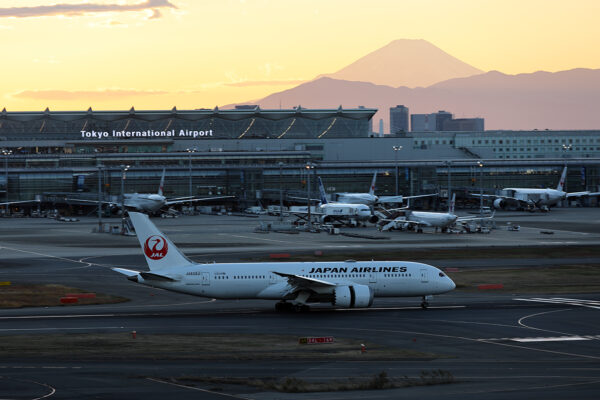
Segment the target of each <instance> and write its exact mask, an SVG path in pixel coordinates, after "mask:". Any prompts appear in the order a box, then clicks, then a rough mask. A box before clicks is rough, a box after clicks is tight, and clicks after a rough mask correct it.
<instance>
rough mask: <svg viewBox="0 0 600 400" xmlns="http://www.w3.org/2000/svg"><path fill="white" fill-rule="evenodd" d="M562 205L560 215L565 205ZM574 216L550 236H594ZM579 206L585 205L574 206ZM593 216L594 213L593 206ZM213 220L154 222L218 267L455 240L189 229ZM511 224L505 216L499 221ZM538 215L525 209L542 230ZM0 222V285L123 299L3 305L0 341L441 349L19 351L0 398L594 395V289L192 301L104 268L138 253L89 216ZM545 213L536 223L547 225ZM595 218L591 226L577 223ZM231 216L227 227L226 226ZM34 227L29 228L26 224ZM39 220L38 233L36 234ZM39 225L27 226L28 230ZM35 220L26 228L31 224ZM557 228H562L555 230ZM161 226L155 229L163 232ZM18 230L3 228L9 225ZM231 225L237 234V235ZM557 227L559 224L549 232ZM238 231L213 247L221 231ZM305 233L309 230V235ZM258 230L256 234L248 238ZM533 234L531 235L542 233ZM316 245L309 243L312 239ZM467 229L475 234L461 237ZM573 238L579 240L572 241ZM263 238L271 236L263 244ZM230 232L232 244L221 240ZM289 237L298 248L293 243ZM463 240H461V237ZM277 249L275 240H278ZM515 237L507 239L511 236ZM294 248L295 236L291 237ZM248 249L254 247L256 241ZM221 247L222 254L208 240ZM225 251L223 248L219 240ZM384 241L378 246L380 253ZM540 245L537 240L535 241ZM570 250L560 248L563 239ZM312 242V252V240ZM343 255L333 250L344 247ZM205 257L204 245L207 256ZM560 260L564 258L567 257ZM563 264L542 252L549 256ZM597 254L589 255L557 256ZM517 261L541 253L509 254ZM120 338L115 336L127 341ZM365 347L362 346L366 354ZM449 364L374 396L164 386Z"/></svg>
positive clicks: (498, 241) (494, 239)
mask: <svg viewBox="0 0 600 400" xmlns="http://www.w3.org/2000/svg"><path fill="white" fill-rule="evenodd" d="M563 211H566V212H563ZM571 211H580V210H560V211H559V212H560V215H558V214H557V215H553V216H552V217H551V218H555V219H557V218H558V219H560V218H561V217H562V218H563V220H562V222H561V221H558V222H556V221H555V222H554V224H555V225H552V226H557V228H556V229H557V232H556V233H555V234H554V235H556V236H554V238H553V239H555V238H559V240H555V242H569V241H572V240H573V241H575V242H576V243H578V244H581V243H582V242H586V243H587V242H591V243H593V242H595V241H598V239H599V237H600V234H596V233H594V232H593V229H594V228H593V226H594V223H593V218H595V217H594V215H596V214H594V213H590V214H587V215H583V216H581V219H580V220H576V219H575V218H574V215H577V214H575V213H571ZM584 211H588V210H584ZM590 211H596V210H590ZM205 218H210V217H191V218H189V219H188V218H180V219H178V220H158V221H157V224H159V226H160V225H161V224H162V225H163V226H164V231H165V232H166V233H167V234H168V235H172V238H173V240H174V242H175V243H176V244H177V245H179V244H180V243H186V245H184V246H182V248H183V250H184V251H185V252H186V253H188V254H190V253H191V254H192V258H193V259H194V260H196V261H198V260H201V259H203V257H206V254H209V256H210V258H214V259H217V260H218V261H229V260H235V259H240V258H246V257H250V258H251V257H254V256H255V255H256V254H261V253H262V254H268V253H269V252H275V251H277V252H282V251H284V250H287V251H304V252H311V251H314V250H316V249H318V248H319V247H318V246H316V245H315V244H320V245H337V246H346V245H347V246H364V247H367V246H371V245H374V246H375V247H374V249H375V250H374V251H375V254H376V251H378V250H380V249H384V248H387V247H393V246H397V245H398V242H400V241H404V242H411V243H417V242H418V241H419V242H420V243H421V245H422V246H425V245H427V244H429V245H431V246H433V247H435V246H448V242H447V238H448V237H450V238H451V239H450V240H452V239H454V237H453V236H452V235H433V234H424V235H420V236H418V237H417V235H413V236H409V235H411V234H404V233H401V234H400V235H398V236H396V237H394V238H392V239H389V241H390V243H384V244H381V243H379V241H377V243H375V244H374V243H373V242H368V241H364V240H355V239H353V238H339V237H330V236H325V235H324V234H308V233H304V234H300V235H302V239H303V240H302V241H300V240H298V239H297V238H298V236H294V237H293V238H291V239H290V235H283V234H269V235H260V234H255V233H253V232H252V229H251V227H252V226H253V224H256V222H255V221H254V222H251V221H248V220H247V222H246V223H245V224H246V225H243V226H242V227H241V226H240V224H239V223H237V220H235V221H236V223H235V224H233V223H231V221H232V220H228V219H227V217H219V218H220V219H219V220H218V221H217V220H214V221H213V222H212V224H211V225H210V226H208V227H207V226H206V225H204V226H202V225H198V224H194V222H196V223H197V222H198V221H207V220H206V219H205ZM510 218H511V219H513V218H514V217H510ZM540 218H545V217H544V216H529V215H525V216H523V217H522V219H521V220H520V221H519V223H520V224H521V225H522V226H525V222H527V221H526V220H533V221H529V223H531V224H539V223H538V222H535V221H541V220H540ZM7 221H9V220H6V219H4V220H0V227H1V228H2V233H1V234H0V243H1V245H0V246H1V247H2V248H1V249H0V255H2V263H1V264H0V271H1V273H0V281H6V280H10V281H14V282H20V281H22V282H39V283H62V284H66V285H72V286H76V287H80V288H82V289H86V290H89V291H98V292H104V293H110V294H115V295H125V296H126V297H129V298H130V299H131V301H130V302H127V303H121V304H116V305H97V306H85V307H83V306H78V307H56V308H29V309H11V310H2V311H1V313H0V336H1V335H24V336H26V335H37V334H41V333H44V334H52V333H69V334H81V333H99V332H106V333H123V336H124V338H127V337H128V334H129V332H131V331H133V330H135V331H136V332H137V333H138V335H144V334H173V333H185V334H199V333H223V334H227V333H239V334H266V333H268V334H283V335H292V336H297V337H302V336H333V337H336V338H352V339H357V340H361V341H365V342H367V343H377V344H381V345H385V346H390V347H394V348H402V349H409V350H416V351H421V352H429V353H435V354H437V355H440V357H438V358H435V359H410V360H387V361H361V360H357V361H343V362H342V361H337V362H324V361H310V360H309V361H294V362H290V361H283V360H267V361H251V360H239V361H230V360H229V361H228V360H223V361H218V362H214V361H201V360H195V361H181V360H168V359H157V360H152V361H150V362H149V361H148V360H135V359H133V360H128V359H125V360H98V359H95V360H85V359H76V360H68V359H64V358H59V359H44V358H39V359H36V358H33V359H31V358H28V359H6V358H4V359H3V360H2V361H0V398H15V399H37V398H50V399H52V398H56V399H59V398H60V399H86V398H95V399H113V398H129V399H164V398H165V397H167V396H176V397H177V398H178V399H187V398H190V399H191V398H194V399H198V398H201V399H224V398H232V397H233V398H244V399H265V400H268V399H315V398H319V399H354V398H370V399H392V398H399V397H406V398H423V399H434V398H435V399H439V398H440V397H444V398H448V399H481V398H483V397H485V398H486V399H505V398H507V397H510V398H515V399H525V398H527V399H563V398H573V397H574V396H575V395H576V397H577V398H579V399H595V398H597V393H599V392H600V318H598V313H599V312H600V294H577V295H574V294H573V295H570V294H561V295H554V294H535V295H532V294H527V295H525V294H499V293H494V292H478V293H466V292H461V291H454V292H452V293H449V294H446V295H442V296H436V297H435V298H434V299H433V301H432V303H431V307H430V309H428V310H426V311H424V310H421V309H420V307H419V303H420V299H417V298H393V299H376V300H375V303H374V304H373V307H372V308H370V309H365V310H362V309H359V310H335V309H333V308H331V307H330V306H328V305H323V306H318V307H314V308H313V310H312V311H311V312H310V313H299V314H280V313H275V312H274V311H273V302H269V301H223V300H213V299H207V298H200V297H191V296H186V295H181V294H177V293H172V292H166V291H163V290H158V289H154V288H149V287H145V286H141V285H136V284H134V283H132V282H130V281H127V280H126V279H124V278H123V277H122V276H121V275H119V274H117V273H115V272H113V271H111V270H110V269H109V267H111V266H123V267H128V268H140V269H142V268H144V260H143V258H142V256H141V255H140V254H141V251H140V250H139V248H138V245H137V240H136V239H135V238H134V237H133V238H122V237H118V236H117V237H113V236H110V235H100V234H91V233H89V232H90V231H91V229H90V228H91V226H92V225H93V224H94V221H93V220H86V221H81V222H82V223H81V224H79V225H78V224H77V223H74V224H71V225H68V224H65V223H58V222H53V221H46V220H42V221H39V222H37V224H34V222H35V221H33V220H23V224H19V225H17V224H15V220H12V221H11V222H12V224H13V225H12V226H11V225H10V224H9V223H8V222H7ZM548 221H549V219H546V220H543V221H542V222H544V223H547V222H548ZM588 221H592V222H588ZM228 223H230V225H228ZM29 224H31V225H29ZM40 225H43V226H44V229H39V228H37V227H39V226H40ZM36 226H37V227H36ZM34 227H36V228H35V229H34ZM558 228H560V229H558ZM161 229H162V228H161ZM528 229H531V231H530V232H526V231H525V232H523V231H521V232H508V231H506V232H504V231H502V232H496V231H494V232H492V233H491V234H489V235H478V236H475V237H473V236H472V235H469V236H468V237H462V236H463V235H459V236H461V237H460V238H457V239H456V240H457V241H456V242H450V243H451V245H452V246H455V245H460V244H461V243H463V241H464V243H466V244H465V246H466V247H469V246H473V245H481V246H483V244H479V243H484V242H485V241H487V243H488V246H489V245H490V243H492V244H495V245H510V242H511V240H512V239H511V237H510V236H509V235H507V234H511V235H513V234H517V235H519V234H521V233H525V234H524V235H521V236H520V237H518V238H519V239H520V240H521V241H522V242H527V243H533V242H535V241H538V240H540V238H539V237H538V236H539V235H540V234H539V229H540V228H536V227H535V226H533V225H532V226H531V227H530V228H528ZM11 230H12V231H13V232H14V233H15V234H14V235H11V234H10V231H11ZM235 231H237V232H238V233H235ZM559 231H560V232H559ZM219 232H220V233H227V234H230V233H231V236H232V237H233V235H237V236H242V237H241V238H238V239H239V241H232V242H229V241H224V240H223V239H222V238H220V237H219V236H218V233H219ZM311 235H312V236H311ZM257 236H258V237H257ZM540 236H541V235H540ZM313 237H314V238H315V239H312V238H313ZM472 237H473V239H471V238H472ZM577 237H581V238H583V239H581V240H578V239H576V238H577ZM264 239H272V240H273V241H272V242H269V243H268V244H262V245H261V244H260V243H263V242H264V243H266V242H265V241H264ZM228 240H229V239H228ZM290 240H291V241H293V242H295V243H296V245H295V246H294V245H290V244H289V243H288V242H289V241H290ZM469 240H472V241H471V242H470V241H469ZM278 241H280V242H284V243H280V242H278ZM515 241H516V240H515ZM300 242H301V243H300ZM256 243H258V245H255V244H256ZM219 244H220V245H221V247H220V248H219V247H218V245H219ZM225 245H227V246H228V247H226V249H227V251H223V247H224V246H225ZM386 246H387V247H386ZM542 246H543V244H542ZM565 246H569V244H565ZM321 248H323V247H321ZM342 249H343V248H342ZM205 251H206V252H205ZM565 260H567V259H565ZM565 260H562V261H561V260H553V261H552V262H555V263H560V262H563V261H565ZM582 260H585V261H588V262H597V260H596V258H595V257H591V258H590V257H587V256H586V257H583V256H582V257H574V258H569V259H568V261H582ZM436 262H439V263H441V264H443V265H444V266H458V265H460V266H461V268H469V267H481V266H490V267H501V266H506V264H507V261H506V260H504V259H468V260H436V261H435V262H434V261H432V262H431V263H432V264H433V265H436ZM510 263H513V265H516V266H520V267H524V268H528V267H535V266H536V264H538V265H539V264H540V260H535V259H532V260H520V259H514V260H510ZM126 345H127V342H126V341H124V346H126ZM367 351H368V349H367ZM438 369H441V370H444V371H449V372H451V373H452V375H453V376H454V377H455V379H456V382H455V383H452V384H448V385H435V386H427V387H410V388H402V389H389V390H380V391H368V392H364V391H355V392H321V393H318V394H314V393H312V394H311V393H306V394H302V393H276V392H261V391H258V390H257V389H251V388H248V387H236V386H233V385H226V386H222V387H215V385H199V386H197V387H195V388H187V387H182V386H178V385H176V384H174V383H173V382H171V383H168V382H167V383H165V382H164V379H168V378H170V377H177V376H182V375H203V376H231V377H295V378H300V379H312V378H330V377H331V378H347V377H364V376H371V375H374V374H377V373H379V372H381V371H386V372H387V373H388V375H389V376H399V377H401V376H408V377H419V376H420V374H421V372H422V371H433V370H438Z"/></svg>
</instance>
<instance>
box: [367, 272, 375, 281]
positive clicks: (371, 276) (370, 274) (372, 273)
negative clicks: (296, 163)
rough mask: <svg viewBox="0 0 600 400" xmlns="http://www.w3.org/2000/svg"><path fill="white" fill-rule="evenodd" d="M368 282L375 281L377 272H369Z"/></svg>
mask: <svg viewBox="0 0 600 400" xmlns="http://www.w3.org/2000/svg"><path fill="white" fill-rule="evenodd" d="M369 283H377V272H370V273H369Z"/></svg>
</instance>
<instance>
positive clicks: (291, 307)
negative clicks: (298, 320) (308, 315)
mask: <svg viewBox="0 0 600 400" xmlns="http://www.w3.org/2000/svg"><path fill="white" fill-rule="evenodd" d="M275 311H277V312H308V311H310V307H309V306H307V305H306V304H292V303H288V302H287V301H280V302H278V303H276V304H275Z"/></svg>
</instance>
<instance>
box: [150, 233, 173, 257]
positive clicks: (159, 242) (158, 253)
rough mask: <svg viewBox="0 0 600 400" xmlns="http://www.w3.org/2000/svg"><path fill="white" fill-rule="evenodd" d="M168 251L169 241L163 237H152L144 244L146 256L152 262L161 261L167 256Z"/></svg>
mask: <svg viewBox="0 0 600 400" xmlns="http://www.w3.org/2000/svg"><path fill="white" fill-rule="evenodd" d="M168 250H169V246H168V245H167V241H166V240H165V238H164V237H162V236H158V235H154V236H150V237H149V238H148V239H146V243H144V254H146V257H148V258H150V259H151V260H160V259H161V258H163V257H164V256H166V255H167V251H168Z"/></svg>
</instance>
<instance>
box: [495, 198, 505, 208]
mask: <svg viewBox="0 0 600 400" xmlns="http://www.w3.org/2000/svg"><path fill="white" fill-rule="evenodd" d="M505 207H506V201H505V200H504V199H496V200H494V208H495V209H496V210H500V209H504V208H505Z"/></svg>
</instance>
